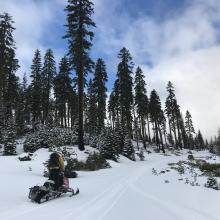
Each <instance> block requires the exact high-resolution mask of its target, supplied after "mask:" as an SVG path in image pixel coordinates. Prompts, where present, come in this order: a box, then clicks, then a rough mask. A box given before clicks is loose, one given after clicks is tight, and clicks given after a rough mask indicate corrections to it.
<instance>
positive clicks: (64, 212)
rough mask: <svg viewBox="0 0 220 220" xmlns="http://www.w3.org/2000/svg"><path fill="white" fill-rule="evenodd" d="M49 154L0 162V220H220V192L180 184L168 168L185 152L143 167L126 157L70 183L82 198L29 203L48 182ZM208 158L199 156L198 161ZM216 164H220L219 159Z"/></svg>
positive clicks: (153, 158) (152, 157)
mask: <svg viewBox="0 0 220 220" xmlns="http://www.w3.org/2000/svg"><path fill="white" fill-rule="evenodd" d="M49 154H50V153H49V152H48V151H47V150H46V149H40V150H38V151H37V153H36V154H34V156H33V160H32V161H27V162H20V161H19V160H18V157H17V156H12V157H5V156H1V157H0V164H1V166H0V179H1V184H0V186H1V187H0V219H1V220H30V219H31V220H39V219H41V220H44V219H45V220H73V219H74V220H135V219H137V220H146V219H149V220H219V219H220V209H219V205H220V191H216V190H213V189H208V188H205V187H204V186H203V185H200V186H194V187H193V186H191V185H190V184H185V183H184V181H179V179H180V178H182V179H184V178H185V176H184V175H182V176H181V175H180V174H178V172H176V171H175V170H171V169H170V168H169V165H168V163H175V162H178V161H180V160H186V158H187V155H188V154H187V153H185V154H183V155H180V156H177V155H174V154H170V156H164V155H162V154H158V153H152V154H146V155H145V157H146V158H145V161H142V162H141V161H139V162H131V161H129V160H127V159H125V158H123V157H122V158H121V161H120V163H115V162H110V164H111V166H112V168H111V169H104V170H99V171H94V172H78V174H79V177H78V178H76V179H70V185H71V186H72V187H73V188H76V187H79V189H80V194H79V195H77V196H75V197H71V198H70V197H68V195H64V196H62V197H61V198H58V199H56V200H52V201H49V202H47V203H43V204H40V205H39V204H36V203H32V202H30V200H29V199H28V192H29V187H31V186H34V185H36V184H39V185H41V184H43V183H44V181H45V180H46V178H44V177H43V176H42V173H43V170H44V167H43V164H42V163H43V162H45V161H46V160H47V159H48V157H49ZM207 154H208V152H200V153H194V156H197V157H203V156H205V155H207ZM80 157H83V155H80ZM215 162H220V161H219V158H218V159H217V161H215ZM153 168H154V169H155V170H156V171H157V172H159V171H161V170H164V169H165V170H166V169H170V172H165V173H162V174H160V175H154V174H153V173H152V169H153ZM185 175H188V174H185ZM189 178H190V176H189ZM199 181H200V180H199ZM203 181H204V178H203V177H201V182H203Z"/></svg>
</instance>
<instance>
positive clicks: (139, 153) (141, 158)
mask: <svg viewBox="0 0 220 220" xmlns="http://www.w3.org/2000/svg"><path fill="white" fill-rule="evenodd" d="M136 154H137V156H138V157H139V159H140V161H144V159H145V157H144V151H143V148H141V149H140V152H138V153H136Z"/></svg>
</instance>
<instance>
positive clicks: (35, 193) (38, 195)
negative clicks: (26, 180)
mask: <svg viewBox="0 0 220 220" xmlns="http://www.w3.org/2000/svg"><path fill="white" fill-rule="evenodd" d="M66 193H70V195H69V196H70V197H71V196H74V195H77V194H78V193H79V189H78V188H77V189H76V191H74V189H72V188H70V187H69V179H68V178H67V177H65V176H64V177H63V185H62V186H61V187H59V188H58V189H55V182H54V181H53V180H47V181H46V182H45V183H44V185H43V186H34V187H31V188H30V192H29V195H28V198H29V199H31V201H34V202H37V203H39V204H40V203H43V202H46V201H49V200H52V199H55V198H58V197H60V196H61V195H63V194H66Z"/></svg>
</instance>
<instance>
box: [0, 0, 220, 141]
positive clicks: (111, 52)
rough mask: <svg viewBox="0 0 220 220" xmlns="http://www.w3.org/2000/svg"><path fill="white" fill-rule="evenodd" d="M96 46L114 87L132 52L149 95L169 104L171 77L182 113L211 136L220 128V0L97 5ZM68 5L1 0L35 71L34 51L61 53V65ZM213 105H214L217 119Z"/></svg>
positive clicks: (20, 51)
mask: <svg viewBox="0 0 220 220" xmlns="http://www.w3.org/2000/svg"><path fill="white" fill-rule="evenodd" d="M93 2H94V4H95V15H94V20H95V22H96V25H97V28H96V29H95V30H94V31H95V39H94V46H93V48H92V50H91V56H92V57H93V59H94V60H96V59H97V58H99V57H101V58H103V59H104V60H105V61H106V64H107V70H108V76H109V82H108V88H109V90H111V88H112V85H113V83H114V80H115V74H116V71H117V63H118V59H117V54H118V52H119V50H120V49H121V48H122V47H124V46H125V47H127V48H128V49H129V50H130V52H131V55H132V57H133V60H134V63H135V68H136V67H137V65H140V66H141V67H142V69H143V70H144V73H145V76H146V81H147V91H148V94H149V93H150V91H151V90H152V89H156V90H157V91H158V93H159V94H160V96H161V99H162V102H164V100H165V97H166V90H165V88H166V84H167V81H168V80H171V81H172V82H173V83H174V85H175V88H176V95H177V98H178V100H179V104H180V105H181V107H182V110H183V112H185V111H186V110H187V109H188V110H189V111H190V112H191V113H192V116H193V119H194V123H195V127H196V129H197V128H201V130H202V132H203V133H204V134H205V135H206V136H207V137H210V136H211V135H213V134H215V133H216V132H217V128H218V127H220V116H219V109H220V103H219V102H216V100H219V99H220V86H219V83H220V62H219V60H220V45H219V43H220V1H219V0H93ZM65 5H66V1H65V0H19V1H18V0H7V1H5V0H0V13H2V12H3V11H6V12H9V13H10V14H11V15H12V16H13V18H14V20H15V27H16V28H17V30H16V31H15V39H16V42H17V56H18V58H19V60H20V65H21V68H20V70H19V71H18V74H19V75H22V74H23V72H26V73H27V74H29V73H30V65H31V61H32V58H33V54H34V51H35V50H36V48H39V49H40V50H41V51H42V54H44V52H45V50H46V49H47V48H52V49H53V50H54V53H55V56H56V60H57V62H59V60H60V58H61V57H62V56H63V55H64V54H65V53H66V52H67V44H66V40H64V39H62V36H63V35H64V33H65V27H64V24H65V23H66V20H65V19H66V18H65V12H64V11H63V9H64V7H65ZM210 103H212V111H211V114H207V112H210Z"/></svg>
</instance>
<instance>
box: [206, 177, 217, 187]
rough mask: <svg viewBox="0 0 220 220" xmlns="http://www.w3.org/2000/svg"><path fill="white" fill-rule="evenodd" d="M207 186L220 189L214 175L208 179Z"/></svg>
mask: <svg viewBox="0 0 220 220" xmlns="http://www.w3.org/2000/svg"><path fill="white" fill-rule="evenodd" d="M205 187H207V188H212V189H215V190H219V189H220V187H219V185H218V181H217V180H216V179H215V178H214V177H209V178H208V179H207V182H206V184H205Z"/></svg>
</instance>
